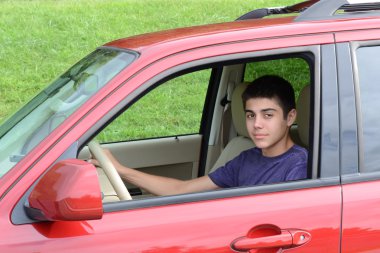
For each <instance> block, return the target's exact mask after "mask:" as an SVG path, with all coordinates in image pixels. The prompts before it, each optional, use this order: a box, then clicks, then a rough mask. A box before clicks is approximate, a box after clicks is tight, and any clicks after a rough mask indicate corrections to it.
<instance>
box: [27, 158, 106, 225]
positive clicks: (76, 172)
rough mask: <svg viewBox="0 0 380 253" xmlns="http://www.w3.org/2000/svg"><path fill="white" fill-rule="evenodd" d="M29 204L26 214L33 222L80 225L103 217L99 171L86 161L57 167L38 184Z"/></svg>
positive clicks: (72, 161)
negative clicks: (70, 222)
mask: <svg viewBox="0 0 380 253" xmlns="http://www.w3.org/2000/svg"><path fill="white" fill-rule="evenodd" d="M28 200H29V206H27V207H26V211H27V213H28V215H29V216H30V217H31V218H32V219H37V220H49V221H73V220H76V221H78V220H95V219H101V218H102V216H103V205H102V197H101V190H100V185H99V181H98V176H97V173H96V168H95V167H94V166H93V165H92V164H89V163H87V162H85V161H82V160H77V159H70V160H64V161H60V162H58V163H57V164H55V165H54V166H53V167H52V168H51V169H50V170H49V171H48V172H47V173H46V174H45V175H43V177H42V178H41V180H40V181H39V182H38V183H37V185H36V186H35V187H34V189H33V190H32V192H31V194H30V196H29V199H28Z"/></svg>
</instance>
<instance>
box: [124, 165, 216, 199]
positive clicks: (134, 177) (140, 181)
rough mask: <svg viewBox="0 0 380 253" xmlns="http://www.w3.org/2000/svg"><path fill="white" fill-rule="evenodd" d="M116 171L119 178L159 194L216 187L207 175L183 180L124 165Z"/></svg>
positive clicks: (181, 192) (182, 192) (173, 193)
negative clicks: (148, 172)
mask: <svg viewBox="0 0 380 253" xmlns="http://www.w3.org/2000/svg"><path fill="white" fill-rule="evenodd" d="M118 171H119V174H120V176H121V178H123V179H124V180H125V181H127V182H129V183H132V184H134V185H136V186H138V187H140V188H142V189H144V190H146V191H148V192H150V193H152V194H154V195H159V196H164V195H175V194H184V193H191V192H200V191H207V190H214V189H217V188H218V187H217V186H216V185H215V184H214V183H213V182H212V181H211V180H210V178H209V177H208V176H204V177H200V178H195V179H191V180H186V181H183V180H178V179H174V178H168V177H161V176H156V175H151V174H147V173H144V172H140V171H137V170H134V169H130V168H126V167H122V168H120V167H119V168H118Z"/></svg>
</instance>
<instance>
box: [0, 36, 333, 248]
mask: <svg viewBox="0 0 380 253" xmlns="http://www.w3.org/2000/svg"><path fill="white" fill-rule="evenodd" d="M331 42H332V35H331V34H327V35H316V36H305V37H302V36H298V37H294V38H293V37H287V38H283V39H278V38H277V39H273V40H269V39H268V40H265V41H248V42H247V41H243V42H238V43H227V44H225V45H216V46H213V47H211V49H212V50H211V49H210V48H200V49H197V50H190V51H187V52H182V53H178V54H175V55H173V56H171V57H167V58H166V59H163V60H162V61H161V62H159V63H156V64H152V65H151V66H149V67H147V68H145V69H144V70H143V71H141V72H140V73H139V75H136V76H135V77H134V79H130V80H129V82H133V85H136V86H139V85H140V86H139V87H142V89H143V90H149V87H151V86H152V85H154V84H155V83H157V82H160V80H163V79H165V78H166V77H168V76H170V75H172V74H175V73H180V72H181V71H184V70H187V69H191V68H194V67H198V66H204V65H207V64H210V66H213V65H215V64H220V63H221V62H223V63H226V64H231V63H234V62H235V61H236V60H242V59H250V58H258V57H263V56H268V55H269V56H274V55H275V56H277V55H287V54H293V53H304V52H306V53H308V54H311V55H312V57H311V60H312V64H311V65H312V68H311V71H312V75H311V76H312V80H311V81H312V92H311V98H312V99H311V104H312V106H311V108H312V109H310V112H311V115H312V117H311V120H310V122H311V127H310V128H311V129H312V131H311V134H310V136H311V140H312V141H311V144H310V150H309V151H310V166H309V167H310V179H307V180H302V181H295V182H286V183H280V184H274V185H261V186H254V187H242V188H236V189H224V190H218V191H210V192H200V193H193V194H184V195H173V196H165V197H151V198H146V199H141V200H132V201H117V202H111V203H104V205H103V210H104V214H103V217H102V218H101V219H99V220H82V221H50V222H36V221H31V220H29V221H27V219H25V217H24V218H23V215H25V214H23V205H24V202H23V201H25V199H26V198H27V196H28V192H26V190H27V188H29V186H30V184H31V183H30V182H34V180H35V178H36V177H38V176H39V175H38V173H37V172H36V171H44V169H46V166H49V165H50V164H51V163H53V162H54V161H57V160H60V159H63V157H64V153H65V152H66V153H65V154H66V155H67V154H68V153H70V152H68V150H69V149H70V147H71V148H72V147H73V146H75V145H77V146H76V147H77V148H78V147H80V146H83V145H84V144H86V143H87V142H88V141H89V139H91V137H93V136H94V135H95V134H96V133H97V132H99V129H101V128H103V125H104V124H106V123H107V122H109V120H110V119H111V118H113V117H114V116H115V115H117V114H118V113H119V111H120V110H121V109H120V108H125V107H128V106H129V105H130V103H131V101H133V100H134V99H136V98H138V97H139V96H140V94H141V92H139V91H138V90H137V91H134V92H131V88H130V87H129V86H128V83H126V84H124V85H123V86H121V87H120V89H119V90H118V92H114V93H112V94H110V95H109V96H108V97H106V98H105V99H104V100H103V101H102V102H101V103H100V104H98V105H97V106H96V107H94V109H93V110H92V111H90V112H89V113H88V114H87V115H86V117H85V118H84V119H83V120H81V121H80V122H78V124H76V125H75V126H74V127H73V128H72V129H71V130H70V131H68V132H67V133H66V134H65V135H64V136H63V137H62V138H61V139H60V142H58V143H59V144H58V143H56V144H55V145H53V146H51V149H50V150H49V152H48V154H46V155H45V156H43V158H41V159H40V160H39V161H37V162H36V163H35V165H34V166H33V168H34V170H31V171H34V173H29V174H28V175H26V176H24V177H23V178H21V180H20V181H19V182H18V184H16V185H15V186H14V187H13V188H12V190H11V191H10V193H12V194H7V195H5V196H4V198H3V199H2V202H1V203H2V208H1V216H2V225H4V226H3V227H6V228H7V231H8V232H7V237H6V239H5V240H4V238H2V239H0V240H1V243H0V248H2V249H5V250H8V251H10V250H12V252H50V251H53V250H54V251H55V252H78V251H81V252H105V251H114V252H233V251H241V252H246V251H248V250H258V251H257V252H260V249H268V250H269V249H270V250H273V252H277V251H278V250H281V249H284V250H286V251H287V252H321V251H326V252H339V249H340V248H339V247H340V246H339V243H340V221H341V187H340V182H339V175H338V173H339V172H338V168H339V159H337V154H338V151H339V150H338V145H337V143H338V141H339V134H338V133H337V130H336V123H337V122H336V121H337V119H338V111H337V108H338V107H337V102H336V99H335V97H334V94H336V93H337V86H336V80H337V79H336V75H335V72H334V68H335V66H336V65H335V47H334V45H325V46H320V43H331ZM179 56H180V57H179ZM324 58H328V59H329V61H328V63H326V64H321V59H324ZM321 78H322V79H321ZM325 83H328V84H329V85H326V86H323V85H324V84H325ZM322 86H323V87H322ZM321 92H322V93H321ZM321 97H323V99H324V100H325V99H327V101H328V103H321ZM123 103H124V104H123ZM122 104H123V105H122ZM113 108H115V109H114V110H113ZM107 112H108V113H107ZM206 134H210V133H206ZM325 136H328V137H329V138H328V139H326V138H325ZM322 137H323V138H322ZM202 139H204V137H202ZM210 139H211V138H210ZM210 139H208V141H210ZM208 143H209V142H208ZM60 157H61V158H60ZM27 182H29V183H27ZM30 189H31V188H30ZM15 194H16V195H18V196H20V197H18V198H16V199H14V198H12V196H15ZM20 198H21V200H19V199H20ZM15 203H18V205H17V206H16V208H15V209H14V210H13V211H11V210H12V208H13V206H14V205H15ZM9 213H12V214H11V215H12V224H10V223H9V222H6V219H4V217H5V216H7V215H9ZM23 219H25V220H23ZM14 224H17V225H14ZM268 250H265V252H269V251H268ZM253 252H255V251H253ZM263 252H264V251H263Z"/></svg>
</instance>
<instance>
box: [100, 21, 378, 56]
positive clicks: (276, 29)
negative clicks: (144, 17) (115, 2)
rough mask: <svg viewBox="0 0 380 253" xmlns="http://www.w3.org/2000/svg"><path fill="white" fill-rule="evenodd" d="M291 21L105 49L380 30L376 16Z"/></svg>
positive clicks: (136, 40) (208, 29) (193, 31)
mask: <svg viewBox="0 0 380 253" xmlns="http://www.w3.org/2000/svg"><path fill="white" fill-rule="evenodd" d="M294 19H295V16H291V17H281V18H265V19H251V20H242V21H233V22H227V23H219V24H209V25H201V26H193V27H184V28H177V29H171V30H164V31H159V32H153V33H147V34H142V35H136V36H132V37H128V38H124V39H119V40H115V41H112V42H110V43H107V44H105V45H104V46H108V47H117V48H122V49H130V50H134V51H138V52H140V53H143V52H144V51H146V50H153V48H159V49H160V50H163V49H164V48H166V46H165V45H167V46H168V47H172V46H174V45H176V46H181V45H185V44H186V45H187V47H188V48H191V47H200V46H207V45H211V44H219V43H228V42H232V41H239V40H241V41H242V40H252V39H263V38H273V37H281V36H292V35H307V34H315V33H327V32H338V31H352V30H360V29H375V28H380V17H377V16H371V17H366V18H350V19H347V18H342V19H334V20H313V21H301V22H294Z"/></svg>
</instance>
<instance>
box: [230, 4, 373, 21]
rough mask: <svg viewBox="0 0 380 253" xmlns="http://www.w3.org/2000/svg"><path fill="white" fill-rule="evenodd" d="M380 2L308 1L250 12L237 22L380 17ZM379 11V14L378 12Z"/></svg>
mask: <svg viewBox="0 0 380 253" xmlns="http://www.w3.org/2000/svg"><path fill="white" fill-rule="evenodd" d="M379 10H380V0H308V1H304V2H301V3H298V4H295V5H291V6H285V7H274V8H262V9H257V10H253V11H250V12H248V13H246V14H244V15H242V16H240V17H239V18H238V19H237V20H246V19H258V18H263V17H266V16H270V15H277V14H289V13H300V15H299V16H298V17H296V18H295V20H294V21H310V20H322V19H334V18H342V17H345V14H346V15H353V14H354V15H355V17H367V16H374V15H376V16H379V15H380V12H379ZM376 11H377V12H376Z"/></svg>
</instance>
